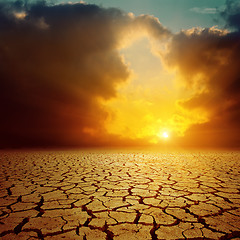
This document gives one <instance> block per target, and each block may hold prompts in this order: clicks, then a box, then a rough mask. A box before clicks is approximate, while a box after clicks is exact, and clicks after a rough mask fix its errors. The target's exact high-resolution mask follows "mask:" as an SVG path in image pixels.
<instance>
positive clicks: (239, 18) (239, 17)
mask: <svg viewBox="0 0 240 240" xmlns="http://www.w3.org/2000/svg"><path fill="white" fill-rule="evenodd" d="M221 14H222V16H223V17H224V18H225V20H226V22H227V26H228V27H233V28H236V29H237V30H238V31H240V2H239V1H238V0H227V1H226V9H225V10H224V11H223V12H222V13H221Z"/></svg>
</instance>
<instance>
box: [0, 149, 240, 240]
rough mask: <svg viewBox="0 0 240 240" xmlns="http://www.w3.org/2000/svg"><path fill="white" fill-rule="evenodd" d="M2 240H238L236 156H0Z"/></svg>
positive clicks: (239, 164) (239, 157) (239, 172)
mask: <svg viewBox="0 0 240 240" xmlns="http://www.w3.org/2000/svg"><path fill="white" fill-rule="evenodd" d="M0 160H1V168H0V183H1V185H0V186H1V188H0V238H1V239H3V240H5V239H24V240H25V239H26V240H27V239H29V240H30V239H31V240H32V239H44V240H48V239H49V240H50V239H54V240H60V239H67V240H68V239H69V240H72V239H73V240H75V239H76V240H77V239H83V240H86V239H87V240H92V239H93V240H98V239H99V240H102V239H107V240H111V239H114V240H125V239H127V240H133V239H137V240H141V239H147V240H148V239H149V240H151V239H153V240H156V239H240V152H238V151H208V152H207V151H185V152H184V151H179V152H177V151H176V152H172V151H169V152H161V151H130V150H129V151H125V150H117V151H114V150H103V149H101V150H91V149H90V150H74V151H1V152H0Z"/></svg>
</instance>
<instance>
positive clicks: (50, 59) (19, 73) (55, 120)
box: [0, 1, 169, 147]
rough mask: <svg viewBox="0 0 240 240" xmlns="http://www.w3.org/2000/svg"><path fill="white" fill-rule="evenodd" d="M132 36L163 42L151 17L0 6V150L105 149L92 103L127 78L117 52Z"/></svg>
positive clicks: (98, 108)
mask: <svg viewBox="0 0 240 240" xmlns="http://www.w3.org/2000/svg"><path fill="white" fill-rule="evenodd" d="M134 29H135V30H134ZM131 31H135V32H137V31H146V32H147V34H150V35H152V36H153V37H155V38H159V37H161V36H165V35H168V34H169V31H168V30H167V29H166V28H164V27H163V26H162V25H161V24H160V22H159V21H158V20H157V19H156V18H154V17H150V16H144V15H142V16H139V17H135V16H133V15H132V14H127V13H124V12H122V11H120V10H118V9H104V8H101V7H98V6H96V5H87V4H83V3H78V4H60V5H47V4H45V3H44V2H38V3H35V4H24V3H23V2H21V1H17V2H12V3H8V2H4V3H0V35H1V38H0V89H1V90H0V91H1V94H0V109H1V118H0V146H1V147H11V146H27V147H29V146H30V147H32V146H85V145H99V144H104V142H105V141H107V140H106V139H109V136H107V135H106V132H105V129H104V121H105V119H106V117H107V114H108V113H107V111H106V110H105V109H104V107H103V106H102V105H101V103H100V101H99V99H105V100H106V99H111V98H114V97H115V96H116V87H117V86H118V84H119V83H122V82H125V81H126V80H127V79H128V77H129V69H128V66H127V65H126V64H125V63H124V62H123V59H122V57H121V55H120V54H119V52H118V49H119V46H120V45H121V44H122V41H123V38H124V37H125V36H126V33H128V32H131Z"/></svg>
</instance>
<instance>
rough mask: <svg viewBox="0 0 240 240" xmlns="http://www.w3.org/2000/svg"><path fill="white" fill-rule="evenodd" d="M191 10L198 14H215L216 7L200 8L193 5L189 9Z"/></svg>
mask: <svg viewBox="0 0 240 240" xmlns="http://www.w3.org/2000/svg"><path fill="white" fill-rule="evenodd" d="M190 11H191V12H195V13H200V14H216V13H217V9H216V8H203V7H202V8H200V7H194V8H191V9H190Z"/></svg>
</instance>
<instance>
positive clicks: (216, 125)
mask: <svg viewBox="0 0 240 240" xmlns="http://www.w3.org/2000/svg"><path fill="white" fill-rule="evenodd" d="M227 3H228V7H227V8H226V10H225V12H224V14H223V15H224V17H225V18H226V19H227V22H228V26H232V27H234V29H235V30H234V31H231V32H230V31H226V30H220V29H217V28H215V27H213V28H205V29H204V28H203V29H201V28H193V29H189V30H183V31H181V32H179V33H177V34H175V35H174V36H173V38H172V41H171V43H170V45H169V48H168V53H167V54H166V55H165V59H164V60H165V63H166V64H167V66H168V67H170V68H174V69H175V70H177V71H178V73H179V74H180V76H181V77H180V78H181V81H182V82H183V83H184V84H185V87H186V89H188V90H189V92H191V95H190V97H189V98H188V99H183V100H181V101H179V104H180V105H181V106H182V107H183V108H184V109H185V110H188V111H193V110H194V109H203V110H205V111H206V112H208V116H209V119H208V122H207V123H206V122H205V123H203V124H196V125H193V126H192V127H191V128H190V129H189V130H188V132H187V137H186V138H185V141H186V142H188V144H189V143H190V144H193V141H191V139H193V138H195V139H197V141H196V144H198V145H201V144H202V145H206V144H208V145H209V146H217V145H218V146H220V145H221V146H239V144H240V141H239V140H240V139H239V137H238V136H237V134H235V133H236V132H239V130H240V122H239V119H240V77H239V76H240V69H239V66H240V31H239V30H240V28H239V26H240V21H239V19H238V17H239V14H238V13H239V12H240V11H239V10H240V8H239V5H238V10H237V9H236V5H235V2H233V1H228V2H227ZM233 6H234V9H233ZM201 133H202V134H201ZM206 133H208V136H207V138H208V140H207V141H206V139H205V138H206V135H205V134H206ZM196 134H197V135H198V137H197V135H196ZM183 141H184V140H183ZM186 144H187V143H186Z"/></svg>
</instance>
